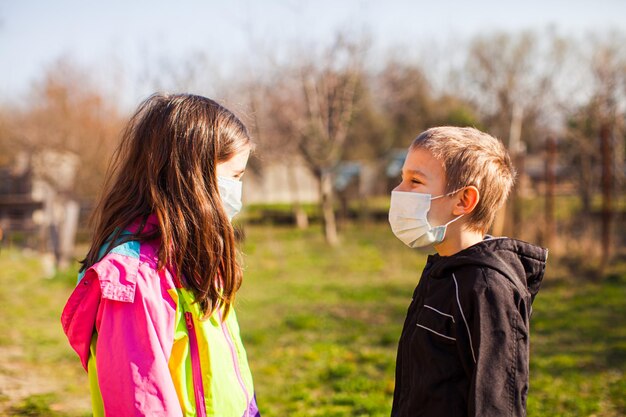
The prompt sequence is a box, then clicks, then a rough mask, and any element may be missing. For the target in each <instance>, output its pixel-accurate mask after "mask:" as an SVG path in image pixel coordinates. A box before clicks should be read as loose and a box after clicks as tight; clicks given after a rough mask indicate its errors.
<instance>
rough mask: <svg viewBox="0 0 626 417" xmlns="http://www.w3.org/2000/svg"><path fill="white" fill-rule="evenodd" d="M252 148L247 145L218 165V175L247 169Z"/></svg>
mask: <svg viewBox="0 0 626 417" xmlns="http://www.w3.org/2000/svg"><path fill="white" fill-rule="evenodd" d="M250 151H251V148H250V146H249V145H246V146H244V147H242V148H241V149H239V150H238V151H237V152H236V153H235V154H234V155H233V156H232V157H231V158H230V159H228V160H226V161H224V162H220V163H219V164H218V165H217V170H218V173H217V174H218V175H223V174H236V173H240V172H242V171H243V170H245V169H246V165H247V164H248V158H249V157H250Z"/></svg>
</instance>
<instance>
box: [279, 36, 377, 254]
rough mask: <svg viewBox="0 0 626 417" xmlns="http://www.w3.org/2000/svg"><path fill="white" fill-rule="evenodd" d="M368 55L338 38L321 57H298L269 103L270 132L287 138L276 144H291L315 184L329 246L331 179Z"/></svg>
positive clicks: (360, 45)
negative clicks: (271, 125)
mask: <svg viewBox="0 0 626 417" xmlns="http://www.w3.org/2000/svg"><path fill="white" fill-rule="evenodd" d="M366 50H367V44H366V42H355V41H352V40H350V39H348V38H346V37H345V36H343V35H341V34H338V35H337V37H336V39H335V42H334V43H333V44H332V45H331V46H330V47H328V48H325V49H324V50H323V51H322V52H321V53H319V54H316V53H310V51H307V53H306V55H305V52H302V57H301V58H300V59H299V60H298V61H297V63H296V64H295V65H293V66H288V67H284V68H283V69H282V73H281V76H280V80H279V81H278V82H277V84H275V85H273V86H272V94H271V95H270V96H269V97H268V98H267V101H268V104H269V107H268V108H270V109H271V111H272V116H271V117H272V118H273V119H274V120H273V124H274V127H275V128H276V129H278V131H279V132H281V133H282V135H283V138H289V139H286V141H285V142H279V143H282V144H285V143H290V141H291V145H294V144H295V146H296V149H297V150H298V153H299V154H300V155H301V157H302V158H303V160H304V162H305V163H306V165H307V166H308V168H309V169H310V171H311V172H312V174H313V175H314V176H315V178H316V179H317V181H318V183H319V195H320V209H321V212H322V220H323V228H324V236H325V238H326V241H327V243H329V244H330V245H336V244H338V242H339V237H338V234H337V224H336V219H335V211H334V176H335V174H336V170H337V168H338V167H339V164H340V162H341V161H342V160H343V158H344V155H345V151H346V144H347V138H348V132H349V130H350V128H351V126H352V122H353V117H354V112H355V104H356V99H357V91H358V89H359V85H360V83H362V82H363V78H364V69H363V58H364V55H365V52H366ZM289 149H290V148H286V149H284V152H289Z"/></svg>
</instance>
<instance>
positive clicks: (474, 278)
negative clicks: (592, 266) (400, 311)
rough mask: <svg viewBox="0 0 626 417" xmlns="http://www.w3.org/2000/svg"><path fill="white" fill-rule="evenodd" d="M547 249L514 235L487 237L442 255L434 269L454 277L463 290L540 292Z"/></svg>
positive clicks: (476, 291)
mask: <svg viewBox="0 0 626 417" xmlns="http://www.w3.org/2000/svg"><path fill="white" fill-rule="evenodd" d="M546 259H547V250H545V249H544V248H540V247H538V246H534V245H531V244H529V243H526V242H523V241H519V240H515V239H510V238H491V237H489V238H487V239H485V240H484V241H482V242H479V243H478V244H476V245H473V246H471V247H469V248H467V249H464V250H462V251H461V252H459V253H457V254H455V255H453V256H450V257H442V258H440V259H439V260H438V261H437V262H436V264H435V266H434V268H433V271H432V274H433V275H435V276H441V277H451V278H452V281H453V282H454V285H455V286H456V289H457V290H458V291H459V292H466V293H468V295H469V294H471V293H482V292H484V291H487V290H489V291H495V290H497V291H505V292H507V293H511V292H518V293H530V294H533V295H534V294H536V292H537V291H538V290H539V286H540V283H541V281H542V279H543V274H544V271H545V262H546Z"/></svg>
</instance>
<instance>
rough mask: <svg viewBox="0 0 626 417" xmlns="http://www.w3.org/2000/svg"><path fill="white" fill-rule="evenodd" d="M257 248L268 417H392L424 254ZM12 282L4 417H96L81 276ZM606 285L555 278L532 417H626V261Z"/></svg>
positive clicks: (250, 279) (363, 237) (253, 317)
mask: <svg viewBox="0 0 626 417" xmlns="http://www.w3.org/2000/svg"><path fill="white" fill-rule="evenodd" d="M246 238H247V240H246V243H245V245H244V247H243V249H244V253H245V255H244V263H245V267H246V271H245V280H244V285H243V287H242V289H241V291H240V293H239V296H238V300H237V314H238V317H239V321H240V324H241V329H242V334H243V338H244V343H245V344H246V347H247V350H248V356H249V359H250V364H251V367H252V370H253V374H254V377H255V384H256V389H257V397H258V400H259V404H260V408H261V411H262V414H263V416H264V417H278V416H281V417H282V416H295V417H298V416H325V417H326V416H329V417H332V416H388V415H389V410H390V407H391V395H392V392H393V379H394V366H395V364H394V362H395V352H396V343H397V339H398V337H399V334H400V330H401V327H402V323H403V320H404V315H405V312H406V308H407V307H408V304H409V301H410V297H411V293H412V291H413V289H414V286H415V284H416V281H417V279H418V277H419V274H420V271H421V268H422V267H423V265H424V261H425V255H424V253H420V252H416V251H412V250H410V249H407V248H406V247H404V246H403V245H402V243H400V242H399V241H397V240H396V239H395V238H394V237H393V235H392V234H391V232H390V231H389V230H388V226H387V225H386V224H359V225H348V226H346V229H344V230H343V231H342V244H341V245H340V246H339V247H338V248H335V249H331V248H329V247H327V246H326V244H325V243H324V241H323V237H322V235H321V232H320V230H319V227H318V226H314V227H312V228H310V229H309V230H306V231H299V230H296V229H293V228H282V227H281V228H279V227H271V226H253V227H252V226H250V227H247V228H246ZM550 261H551V262H552V263H555V262H557V260H555V259H551V260H550ZM0 271H2V272H1V273H0V317H2V320H0V415H5V414H8V415H29V416H82V415H89V414H88V412H89V396H88V390H87V379H86V376H85V374H84V371H83V370H82V368H81V367H80V364H79V362H78V359H77V357H76V356H75V354H74V353H73V352H72V351H71V350H70V348H69V347H68V345H67V343H66V341H65V337H64V335H63V334H62V331H61V327H60V322H59V315H60V311H61V309H62V306H63V304H64V302H65V300H66V299H67V296H68V295H69V292H70V291H71V288H72V285H73V282H74V277H73V276H74V273H66V274H60V275H58V276H57V277H56V278H55V279H44V278H42V277H41V273H40V266H39V261H38V258H37V257H36V256H35V255H32V254H31V255H27V254H19V253H17V252H15V251H3V252H1V253H0ZM557 274H558V275H557ZM606 274H607V275H606V276H605V277H604V279H603V280H602V281H601V283H590V282H586V281H585V280H584V279H583V278H584V277H577V276H569V275H568V272H567V269H566V268H564V267H559V268H556V267H554V268H553V267H551V266H549V268H548V277H547V282H546V285H545V287H544V288H543V289H542V291H541V292H540V293H539V295H538V297H537V300H536V302H535V305H534V313H533V318H532V333H531V334H532V335H531V342H532V357H531V388H530V393H529V401H528V415H529V416H536V417H543V416H592V415H593V416H609V417H610V416H621V415H626V400H625V398H626V376H625V375H624V370H625V369H626V302H625V301H624V300H626V262H621V263H619V262H618V263H617V264H616V265H615V266H614V267H612V269H610V270H609V271H607V273H606Z"/></svg>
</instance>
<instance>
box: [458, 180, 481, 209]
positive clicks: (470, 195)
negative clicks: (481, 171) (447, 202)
mask: <svg viewBox="0 0 626 417" xmlns="http://www.w3.org/2000/svg"><path fill="white" fill-rule="evenodd" d="M457 198H458V200H457V202H456V204H455V206H454V209H453V211H452V214H453V215H455V216H460V215H461V214H469V213H471V212H472V211H474V209H475V208H476V206H477V205H478V202H479V201H480V192H479V191H478V188H476V187H474V186H473V185H470V186H468V187H465V188H464V189H463V190H461V192H460V193H459V195H458V197H457Z"/></svg>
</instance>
